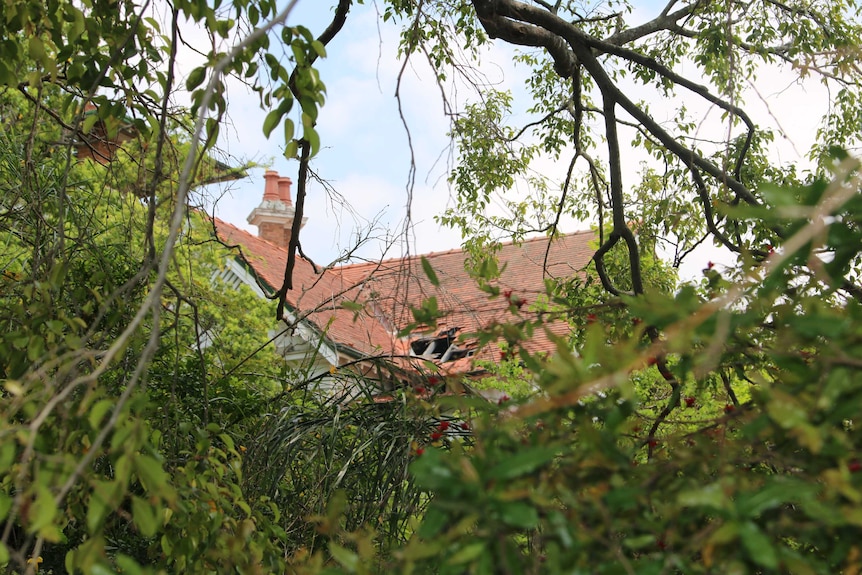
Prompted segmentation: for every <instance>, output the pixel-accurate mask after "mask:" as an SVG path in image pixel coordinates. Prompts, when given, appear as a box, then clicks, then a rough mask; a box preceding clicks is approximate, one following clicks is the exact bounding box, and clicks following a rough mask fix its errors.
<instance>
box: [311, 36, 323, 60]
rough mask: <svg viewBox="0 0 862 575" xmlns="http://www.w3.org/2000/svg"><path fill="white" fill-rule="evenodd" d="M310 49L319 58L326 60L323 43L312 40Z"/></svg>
mask: <svg viewBox="0 0 862 575" xmlns="http://www.w3.org/2000/svg"><path fill="white" fill-rule="evenodd" d="M311 48H312V49H313V50H314V51H315V52H316V53H317V55H318V56H320V57H321V58H326V46H324V45H323V42H321V41H320V40H314V41H313V42H312V43H311Z"/></svg>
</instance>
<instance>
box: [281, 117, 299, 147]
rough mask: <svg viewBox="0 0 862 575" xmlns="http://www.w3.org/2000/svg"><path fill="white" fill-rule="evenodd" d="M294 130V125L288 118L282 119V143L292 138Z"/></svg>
mask: <svg viewBox="0 0 862 575" xmlns="http://www.w3.org/2000/svg"><path fill="white" fill-rule="evenodd" d="M295 131H296V125H295V124H294V122H293V120H291V119H290V118H285V119H284V143H285V144H286V143H287V142H290V141H291V140H292V139H293V133H294V132H295Z"/></svg>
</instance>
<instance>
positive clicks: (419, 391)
mask: <svg viewBox="0 0 862 575" xmlns="http://www.w3.org/2000/svg"><path fill="white" fill-rule="evenodd" d="M424 393H425V388H424V387H422V386H421V385H420V386H419V387H417V388H416V395H423V394H424Z"/></svg>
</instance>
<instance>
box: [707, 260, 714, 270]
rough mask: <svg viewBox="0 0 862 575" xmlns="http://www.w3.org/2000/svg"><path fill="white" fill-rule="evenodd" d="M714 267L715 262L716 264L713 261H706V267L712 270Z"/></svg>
mask: <svg viewBox="0 0 862 575" xmlns="http://www.w3.org/2000/svg"><path fill="white" fill-rule="evenodd" d="M714 267H715V264H714V263H712V262H707V263H706V269H708V270H711V269H712V268H714Z"/></svg>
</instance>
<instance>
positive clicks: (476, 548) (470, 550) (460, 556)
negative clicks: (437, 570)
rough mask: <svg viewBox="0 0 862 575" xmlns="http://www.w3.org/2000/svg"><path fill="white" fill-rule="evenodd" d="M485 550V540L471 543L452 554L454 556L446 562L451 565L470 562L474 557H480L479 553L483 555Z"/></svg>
mask: <svg viewBox="0 0 862 575" xmlns="http://www.w3.org/2000/svg"><path fill="white" fill-rule="evenodd" d="M484 550H485V543H484V542H483V541H477V542H475V543H470V544H468V545H465V546H464V547H462V548H461V549H459V550H458V551H456V552H455V554H454V555H452V557H450V558H449V560H448V561H446V563H449V564H450V565H460V564H462V563H469V562H470V561H473V560H474V559H476V558H477V557H479V555H481V554H482V552H483V551H484Z"/></svg>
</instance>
